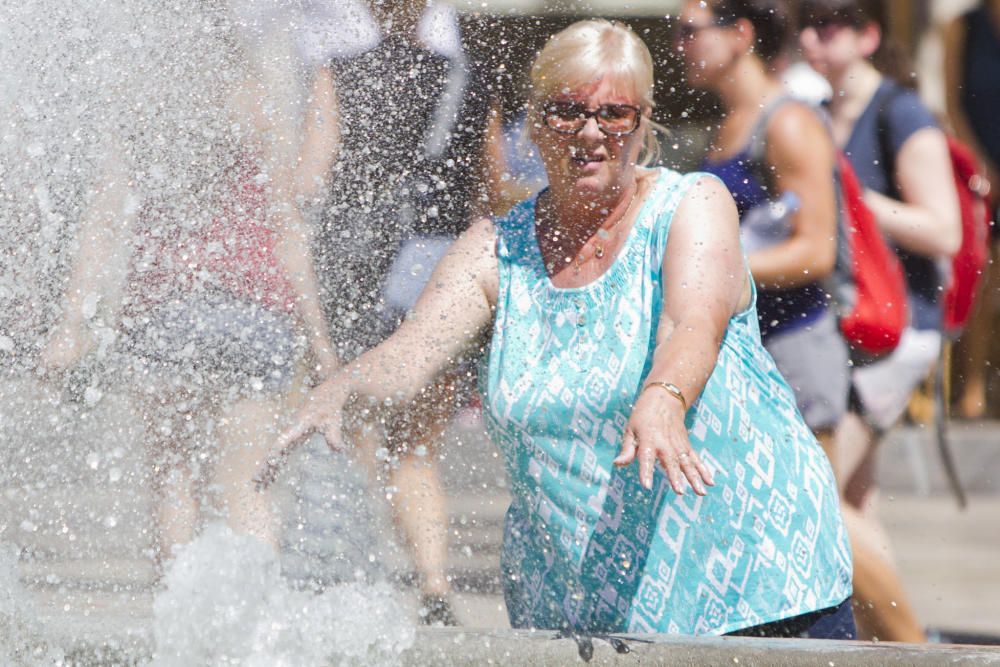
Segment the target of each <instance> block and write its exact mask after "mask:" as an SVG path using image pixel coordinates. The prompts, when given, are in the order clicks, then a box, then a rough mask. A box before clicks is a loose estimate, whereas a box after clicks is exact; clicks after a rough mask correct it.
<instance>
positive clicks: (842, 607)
mask: <svg viewBox="0 0 1000 667" xmlns="http://www.w3.org/2000/svg"><path fill="white" fill-rule="evenodd" d="M729 635H730V636H733V637H785V638H792V637H799V638H801V639H857V638H858V631H857V628H856V627H855V624H854V609H853V608H852V607H851V599H850V598H848V599H846V600H844V601H843V602H841V603H840V604H838V605H835V606H833V607H828V608H827V609H820V610H819V611H813V612H809V613H808V614H801V615H799V616H793V617H792V618H785V619H782V620H780V621H774V622H772V623H764V624H763V625H755V626H754V627H752V628H744V629H743V630H737V631H736V632H730V633H729Z"/></svg>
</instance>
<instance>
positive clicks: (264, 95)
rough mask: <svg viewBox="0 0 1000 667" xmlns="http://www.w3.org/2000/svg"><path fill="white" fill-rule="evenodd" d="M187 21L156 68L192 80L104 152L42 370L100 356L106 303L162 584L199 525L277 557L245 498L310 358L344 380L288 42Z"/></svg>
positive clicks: (260, 508)
mask: <svg viewBox="0 0 1000 667" xmlns="http://www.w3.org/2000/svg"><path fill="white" fill-rule="evenodd" d="M182 10H183V8H177V9H175V11H176V12H177V13H178V15H179V16H180V15H181V14H183V16H181V18H180V20H181V21H183V23H182V25H181V26H179V27H178V29H177V30H176V31H174V32H173V33H172V34H171V35H170V38H171V40H172V41H171V43H170V44H167V43H161V44H157V45H156V46H155V47H150V48H151V49H153V50H151V51H150V57H151V58H157V57H159V58H164V59H169V57H170V56H169V55H168V52H167V49H168V48H177V49H186V52H187V53H189V54H190V55H188V56H186V57H185V58H184V59H183V60H182V61H180V63H181V64H179V65H176V66H177V67H180V68H182V70H183V76H177V77H176V78H171V79H169V80H160V79H157V80H156V83H155V84H152V83H150V82H148V81H147V82H145V83H143V82H137V83H136V84H135V86H133V88H132V89H131V90H130V91H129V92H130V93H132V94H133V95H134V96H135V100H134V106H132V107H131V109H132V111H133V114H134V115H132V116H126V117H124V118H123V119H122V126H121V131H120V135H119V136H117V137H115V138H114V139H112V140H109V145H108V147H107V149H106V153H105V157H104V159H103V162H102V164H101V166H100V169H99V170H98V174H97V177H96V178H95V180H94V184H93V186H92V188H91V190H92V195H91V198H90V200H89V201H88V202H87V207H86V210H85V213H84V215H83V218H82V220H81V222H80V226H79V230H78V233H77V245H78V248H77V250H76V254H75V258H74V261H73V265H72V270H71V275H70V277H69V280H68V283H67V286H66V293H65V300H64V307H63V314H62V317H61V320H60V322H59V323H58V325H57V326H56V327H55V328H54V329H53V331H52V332H51V333H50V336H49V339H48V343H47V345H46V346H45V348H44V350H43V352H42V360H41V361H42V364H43V366H44V367H45V368H46V369H48V370H49V371H59V370H65V369H69V368H71V367H73V366H74V365H75V364H77V363H79V362H80V360H81V359H82V358H83V357H84V356H85V355H87V354H89V353H93V352H94V351H95V350H94V348H95V343H96V341H95V339H94V336H93V333H92V331H91V329H90V326H89V322H88V320H89V319H90V318H91V316H92V311H93V309H94V304H93V302H94V301H97V300H102V301H104V302H105V304H106V306H107V308H108V309H109V310H110V311H111V312H112V314H113V319H114V320H115V321H116V322H117V327H116V329H117V332H116V333H117V344H116V355H115V356H116V358H117V359H118V360H119V361H120V362H121V363H122V364H123V366H124V372H125V375H124V377H125V380H126V385H127V389H128V390H129V391H130V393H131V394H132V396H133V398H134V399H135V404H136V407H137V408H138V409H139V411H140V412H141V418H142V421H143V422H144V425H145V427H146V434H147V442H146V445H147V449H148V452H149V457H150V463H151V476H152V487H153V490H154V513H155V515H154V524H155V527H156V536H155V539H154V554H155V560H156V564H157V572H158V574H162V568H163V565H164V562H165V561H166V560H167V559H168V558H169V557H170V556H171V553H172V551H173V550H174V549H175V548H176V547H177V546H179V545H183V544H185V543H187V542H189V541H190V540H191V539H192V538H193V537H194V534H195V532H196V530H197V528H198V524H199V521H200V520H201V519H202V518H203V516H205V515H207V516H208V517H211V516H213V515H216V516H218V515H219V514H221V516H223V517H224V518H225V519H226V521H227V522H228V523H229V525H230V526H231V527H232V528H233V529H234V530H236V531H237V532H239V533H246V534H249V535H253V536H256V537H258V538H260V539H261V540H264V541H265V542H267V543H269V544H270V545H272V546H273V547H274V548H275V550H277V548H278V542H279V521H278V516H277V512H276V507H275V505H274V500H273V499H272V497H271V496H270V495H268V494H259V493H255V492H254V491H253V489H252V487H251V486H249V483H250V480H251V477H252V475H253V473H254V472H255V471H256V469H257V467H258V466H259V464H260V461H261V460H262V455H263V452H264V451H265V450H264V449H262V448H261V447H262V445H263V446H264V447H265V448H266V446H267V445H268V443H270V441H271V440H273V438H274V433H275V429H276V428H277V425H278V424H279V421H280V419H281V418H282V416H283V415H285V414H286V413H287V412H288V410H289V409H290V404H291V399H292V392H291V389H292V388H293V386H294V385H295V384H296V383H299V382H301V380H302V377H303V376H304V375H305V366H304V363H303V362H304V359H305V357H306V355H309V357H308V358H309V362H308V365H309V366H310V367H311V369H312V370H313V372H315V373H317V374H318V375H319V376H321V377H322V376H324V375H326V374H328V373H330V372H331V371H332V370H333V369H334V368H335V367H336V366H337V364H338V361H337V358H336V355H335V354H334V350H333V348H332V345H331V343H330V340H329V335H328V332H327V327H326V322H325V320H324V317H323V314H322V310H321V307H320V301H319V294H318V291H317V284H316V276H315V273H314V271H313V266H312V262H311V258H310V257H311V256H310V252H309V233H308V229H307V228H306V226H305V224H304V222H303V219H302V217H301V215H300V213H299V210H298V208H297V207H296V205H295V201H294V186H295V182H294V166H295V161H296V154H297V149H298V143H299V142H298V140H297V136H298V133H297V122H298V114H299V111H298V109H297V107H296V100H295V98H294V95H293V94H292V91H291V90H290V89H289V86H288V82H289V81H290V80H293V79H292V77H293V76H294V73H295V72H294V67H293V63H294V58H293V57H292V55H291V52H290V48H291V47H290V45H289V43H288V40H287V39H286V38H284V37H283V36H282V34H281V31H274V32H266V31H265V32H261V31H259V30H256V29H254V26H248V25H247V24H245V23H243V22H241V21H239V20H237V18H236V17H235V16H234V15H233V14H231V13H229V11H228V10H218V11H201V12H199V11H195V10H191V11H190V12H184V11H182ZM155 49H163V51H156V50H155ZM171 62H174V61H171ZM209 64H211V65H212V66H209ZM137 69H138V71H139V73H140V75H141V73H142V72H143V71H145V70H144V69H142V68H138V67H137ZM146 84H149V85H146ZM116 264H118V265H120V266H121V267H122V268H123V269H124V270H121V271H119V272H117V273H114V272H113V270H112V271H111V275H107V274H108V273H109V267H112V266H114V265H116ZM102 286H103V287H102ZM88 303H89V305H88Z"/></svg>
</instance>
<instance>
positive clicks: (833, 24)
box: [800, 18, 854, 42]
mask: <svg viewBox="0 0 1000 667" xmlns="http://www.w3.org/2000/svg"><path fill="white" fill-rule="evenodd" d="M851 27H854V25H853V24H852V23H851V22H850V21H846V20H841V19H836V18H832V19H814V20H811V21H806V22H804V23H803V24H802V26H801V27H800V30H801V31H803V32H804V31H805V30H806V29H807V28H812V29H813V30H815V31H816V37H817V39H819V41H821V42H829V41H830V40H831V39H833V38H834V37H836V36H837V33H838V32H840V30H841V29H842V28H851Z"/></svg>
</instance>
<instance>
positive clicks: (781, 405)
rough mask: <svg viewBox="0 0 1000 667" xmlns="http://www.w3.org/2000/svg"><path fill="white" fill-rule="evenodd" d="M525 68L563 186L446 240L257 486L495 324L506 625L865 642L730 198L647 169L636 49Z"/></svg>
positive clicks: (819, 467) (487, 385)
mask: <svg viewBox="0 0 1000 667" xmlns="http://www.w3.org/2000/svg"><path fill="white" fill-rule="evenodd" d="M531 82H532V90H531V95H530V104H531V107H530V108H531V111H530V114H531V118H532V120H531V129H530V131H531V138H532V140H533V141H534V143H535V144H536V145H537V146H538V150H539V155H540V156H541V159H542V162H543V164H544V165H545V170H546V174H547V177H548V182H549V184H550V185H549V187H548V188H547V189H546V190H544V191H543V192H542V193H541V194H539V195H538V196H536V197H533V198H531V199H529V200H527V201H524V202H521V203H520V204H518V205H517V206H515V207H514V208H513V210H512V211H511V212H510V213H509V214H507V215H506V216H504V217H502V218H500V219H497V220H495V221H493V220H480V221H479V222H477V223H476V224H474V225H473V226H472V227H471V229H470V230H469V231H468V232H467V233H465V234H464V235H463V236H462V237H461V238H460V239H459V240H458V241H457V242H456V243H455V245H454V246H453V247H452V249H451V250H450V252H449V253H448V254H447V255H446V256H445V258H444V260H443V261H442V262H441V264H440V265H439V266H438V268H437V269H436V271H435V274H434V276H433V277H432V279H431V281H430V283H429V287H428V288H427V289H426V290H425V291H424V293H423V294H422V295H421V297H420V299H419V301H418V302H417V305H416V308H415V310H414V313H413V316H412V317H411V318H410V319H408V320H407V321H406V322H405V323H404V324H403V325H402V326H401V327H400V328H399V329H398V330H397V332H396V333H395V334H394V335H393V336H391V337H390V338H389V339H387V340H386V341H385V342H384V343H382V344H381V345H379V346H378V347H376V348H375V349H373V350H371V351H370V352H367V353H365V354H363V355H361V356H360V357H359V358H358V359H356V360H355V361H354V362H352V363H351V364H349V365H348V366H346V367H345V368H344V369H343V370H342V371H341V372H339V373H337V374H336V375H335V376H334V377H332V378H331V379H330V380H329V381H327V382H326V383H324V384H323V385H321V386H320V387H318V388H317V389H316V390H315V391H314V392H313V393H312V395H311V396H310V398H309V400H308V401H307V404H306V406H305V407H304V408H303V409H302V410H301V411H300V412H299V414H298V416H297V420H296V422H295V424H294V425H293V426H292V427H291V428H290V429H289V430H288V431H287V432H286V433H285V434H284V435H283V436H282V437H281V438H280V439H279V441H278V442H277V443H276V448H275V456H274V458H273V459H272V460H271V462H270V463H269V465H268V466H267V467H265V468H264V469H263V470H262V471H261V482H262V484H264V485H266V484H267V483H268V482H270V480H271V479H273V477H274V475H275V474H276V473H277V471H278V469H279V467H280V464H281V461H282V460H283V459H284V458H285V457H286V456H287V454H288V453H289V452H290V451H291V450H292V448H294V447H295V446H296V445H297V444H298V443H299V442H301V440H302V439H303V437H304V436H305V435H306V434H308V433H310V432H313V431H320V432H322V433H323V434H324V435H325V436H326V438H327V439H328V441H329V442H330V444H331V445H333V446H337V445H338V444H339V443H340V441H341V424H342V409H343V407H344V406H345V404H346V403H347V402H348V401H349V400H351V399H352V398H354V399H361V400H362V401H364V403H363V404H365V405H371V404H375V405H378V404H386V403H392V404H398V403H399V402H400V401H403V402H405V401H409V400H412V399H413V398H415V397H416V396H417V395H418V394H419V392H420V391H421V388H422V387H424V386H426V385H427V384H428V383H429V382H431V381H432V379H433V378H434V377H435V375H436V373H437V372H438V370H439V369H441V368H442V367H444V366H445V365H446V364H447V363H448V360H449V359H450V358H453V357H455V356H456V355H458V354H460V353H461V352H462V350H463V349H464V348H465V347H466V346H468V345H470V344H472V342H473V341H474V340H475V338H476V336H477V335H479V334H480V333H481V332H482V331H484V330H489V331H491V332H492V341H491V347H490V353H489V357H488V360H487V364H486V367H485V369H484V370H483V371H482V372H481V374H480V379H481V390H482V393H483V406H484V413H485V418H486V422H487V426H488V430H489V434H490V436H491V439H492V440H493V442H494V443H495V444H496V445H497V446H498V447H499V448H500V450H501V451H502V453H503V455H504V457H505V461H506V466H507V472H508V475H509V478H510V479H509V481H510V489H511V494H512V502H511V506H510V509H509V510H508V513H507V517H506V526H505V534H504V546H503V554H502V559H501V568H502V572H503V578H502V579H503V582H504V593H505V597H506V601H507V610H508V614H509V616H510V622H511V624H512V625H513V626H514V627H517V628H557V629H562V630H571V631H576V632H621V631H631V632H676V633H686V634H723V633H732V632H751V633H755V634H763V635H769V636H776V635H798V634H802V633H806V634H810V633H815V634H814V635H813V636H817V635H818V636H852V633H853V630H852V628H853V620H852V616H851V610H850V606H849V605H847V604H846V602H845V601H846V600H847V598H848V597H849V596H850V592H851V586H850V572H851V556H850V551H849V547H848V545H847V542H846V538H845V535H844V530H843V526H842V524H841V520H840V514H839V512H838V508H837V493H836V489H835V486H834V482H833V475H832V473H831V471H830V467H829V464H828V463H827V461H826V457H825V456H824V454H823V451H822V449H820V447H819V445H818V444H817V442H816V440H815V438H814V437H813V436H812V434H811V433H810V431H809V429H808V427H807V426H806V425H805V424H804V423H803V422H802V420H801V417H799V415H798V412H797V411H796V410H795V399H794V397H793V395H792V392H791V390H790V389H789V387H788V385H787V384H786V383H785V382H784V380H782V378H781V376H780V375H779V374H778V372H777V371H776V370H775V367H774V363H773V362H772V360H771V358H770V357H769V356H768V355H767V353H766V352H764V350H763V348H762V347H761V344H760V336H759V333H758V330H757V319H756V313H755V310H754V287H753V284H752V282H751V281H750V279H749V276H748V272H747V270H746V264H745V260H744V258H743V256H742V254H741V252H740V246H739V232H738V220H737V213H736V208H735V206H734V204H733V199H732V197H731V196H730V195H729V193H728V192H727V191H726V190H725V188H724V187H723V186H722V185H721V184H720V183H719V181H718V180H716V179H715V178H713V177H709V176H705V175H703V174H689V175H686V176H685V175H682V174H679V173H677V172H674V171H670V170H667V169H650V168H646V167H643V166H641V165H642V164H644V163H646V162H647V161H648V160H649V157H650V156H649V150H648V149H649V148H650V147H651V146H653V145H655V144H654V140H655V138H654V136H653V128H654V126H653V123H652V121H651V119H650V115H651V112H652V108H653V100H652V89H653V71H652V60H651V58H650V55H649V52H648V50H647V49H646V46H645V45H644V44H643V43H642V41H641V40H640V39H639V38H638V37H637V36H636V35H635V34H634V33H633V32H632V31H631V30H629V29H628V28H627V27H625V26H623V25H621V24H613V23H609V22H607V21H598V20H594V21H583V22H579V23H576V24H574V25H572V26H570V27H569V28H567V29H565V30H564V31H562V32H561V33H559V34H557V35H555V36H554V37H552V38H551V39H550V40H549V42H548V43H547V44H546V46H545V48H544V49H543V50H542V52H541V53H540V54H539V56H538V58H537V59H536V61H535V63H534V65H533V69H532V73H531ZM640 155H643V156H644V158H645V159H644V160H640ZM636 464H637V465H636ZM657 464H658V465H657ZM823 626H826V627H825V628H824V627H823Z"/></svg>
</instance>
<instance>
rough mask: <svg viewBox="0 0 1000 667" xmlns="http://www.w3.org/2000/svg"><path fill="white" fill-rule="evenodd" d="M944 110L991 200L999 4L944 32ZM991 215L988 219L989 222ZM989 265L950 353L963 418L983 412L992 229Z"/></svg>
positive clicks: (998, 279)
mask: <svg viewBox="0 0 1000 667" xmlns="http://www.w3.org/2000/svg"><path fill="white" fill-rule="evenodd" d="M944 48H945V56H944V61H945V106H946V110H947V113H948V122H949V124H950V125H951V127H952V129H953V130H954V132H955V134H956V135H957V136H958V138H959V139H961V140H962V141H963V142H964V143H965V144H966V145H967V146H970V147H972V148H973V149H974V150H975V151H976V154H977V156H978V157H979V159H980V160H982V162H983V164H984V165H985V166H986V174H987V177H988V179H989V181H990V185H991V187H992V188H993V193H992V194H993V201H994V202H995V201H996V192H997V188H998V187H1000V180H998V179H1000V123H998V122H997V112H998V111H1000V2H998V1H997V0H986V1H985V2H979V3H977V4H976V6H975V7H974V8H972V9H970V10H969V11H967V12H965V13H964V14H962V15H961V16H959V17H957V18H955V19H953V20H952V21H951V22H950V23H949V24H948V25H947V26H946V27H945V28H944ZM995 220H996V216H994V221H995ZM993 234H994V237H993V238H994V243H993V258H994V261H993V262H992V264H991V265H990V267H989V269H988V270H987V275H986V279H985V280H984V284H983V286H982V288H981V289H982V291H981V292H980V296H979V305H978V306H977V312H976V313H975V315H974V316H973V319H972V320H971V321H970V322H969V326H968V327H967V329H966V332H965V334H964V335H963V336H962V338H961V339H960V342H959V353H958V354H956V357H955V358H956V371H957V372H958V374H959V377H960V378H961V382H962V391H961V395H960V396H959V397H958V401H957V405H956V408H957V412H958V414H959V415H960V416H962V417H965V418H967V419H977V418H980V417H983V416H984V415H985V414H986V413H987V392H986V390H987V369H988V367H989V362H988V357H989V352H990V342H991V341H992V340H993V336H994V332H993V325H994V323H995V319H996V312H997V311H996V309H997V294H996V292H997V290H998V289H1000V263H998V262H997V261H996V258H997V255H998V247H997V243H996V240H997V238H998V234H1000V228H998V227H997V225H996V224H994V226H993Z"/></svg>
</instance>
